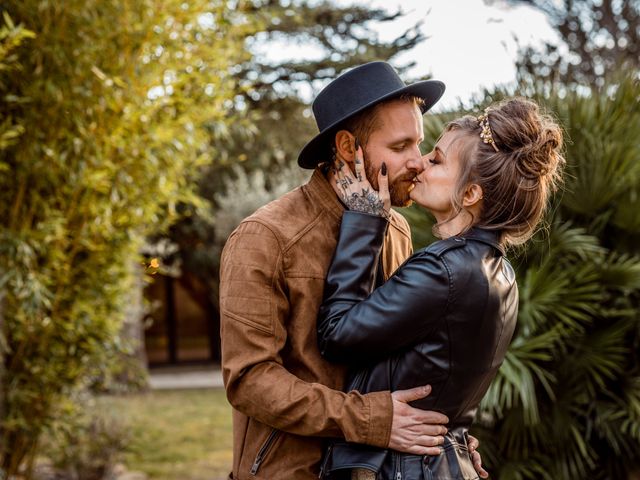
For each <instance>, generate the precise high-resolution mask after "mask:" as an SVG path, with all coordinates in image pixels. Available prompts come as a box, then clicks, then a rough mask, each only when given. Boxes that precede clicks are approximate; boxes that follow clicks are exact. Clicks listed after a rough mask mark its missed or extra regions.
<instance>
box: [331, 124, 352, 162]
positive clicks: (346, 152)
mask: <svg viewBox="0 0 640 480" xmlns="http://www.w3.org/2000/svg"><path fill="white" fill-rule="evenodd" d="M335 142H336V155H337V156H338V158H340V159H342V160H343V161H345V162H347V163H353V162H354V161H355V159H356V149H355V137H354V136H353V134H352V133H351V132H349V131H347V130H339V131H338V133H336V137H335Z"/></svg>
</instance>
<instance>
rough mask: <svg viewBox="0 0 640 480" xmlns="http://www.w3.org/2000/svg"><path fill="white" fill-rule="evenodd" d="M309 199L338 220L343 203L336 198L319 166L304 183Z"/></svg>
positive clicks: (342, 209) (340, 216)
mask: <svg viewBox="0 0 640 480" xmlns="http://www.w3.org/2000/svg"><path fill="white" fill-rule="evenodd" d="M305 190H306V191H307V193H308V195H309V197H310V198H311V201H312V202H313V203H315V204H316V205H319V206H320V207H321V208H322V209H323V210H325V211H327V212H328V213H329V214H331V215H332V216H334V217H335V218H337V219H338V220H340V219H341V218H342V213H343V212H344V210H345V209H344V205H343V204H342V202H341V201H340V200H339V199H338V196H337V195H336V192H334V191H333V188H331V185H329V182H328V181H327V179H326V177H325V176H324V174H323V173H322V170H321V169H320V168H316V169H315V170H314V172H313V175H311V178H310V179H309V181H308V182H307V184H306V185H305Z"/></svg>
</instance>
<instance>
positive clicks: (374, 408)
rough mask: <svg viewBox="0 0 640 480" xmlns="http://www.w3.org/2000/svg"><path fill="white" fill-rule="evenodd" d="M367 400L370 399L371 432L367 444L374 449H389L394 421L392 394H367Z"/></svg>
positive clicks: (387, 392) (368, 434)
mask: <svg viewBox="0 0 640 480" xmlns="http://www.w3.org/2000/svg"><path fill="white" fill-rule="evenodd" d="M367 398H368V399H369V431H368V433H367V440H366V442H365V443H366V444H367V445H373V446H374V447H380V448H387V447H388V446H389V439H390V437H391V423H392V421H393V402H392V400H391V392H389V391H386V392H373V393H367Z"/></svg>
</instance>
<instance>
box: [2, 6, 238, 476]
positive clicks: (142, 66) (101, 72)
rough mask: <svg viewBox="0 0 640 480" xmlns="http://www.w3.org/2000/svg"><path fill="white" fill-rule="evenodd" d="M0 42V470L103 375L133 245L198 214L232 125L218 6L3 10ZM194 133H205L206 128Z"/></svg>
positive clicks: (115, 343) (134, 258)
mask: <svg viewBox="0 0 640 480" xmlns="http://www.w3.org/2000/svg"><path fill="white" fill-rule="evenodd" d="M0 10H2V12H3V15H4V16H3V18H4V20H3V24H2V27H0V28H2V30H1V31H0V62H1V63H0V67H1V68H0V118H2V119H3V120H2V123H0V139H1V140H0V174H1V176H0V225H2V229H1V230H0V298H2V300H3V302H2V315H1V318H2V319H3V323H2V325H1V331H2V337H1V338H2V339H3V341H2V343H1V344H0V346H1V347H2V351H1V352H0V353H1V356H0V358H1V359H2V365H3V369H4V374H3V375H2V387H1V389H0V405H2V407H3V409H2V411H1V412H0V413H1V418H0V422H1V425H2V431H1V432H0V442H1V443H0V469H2V470H4V474H5V475H6V476H8V477H10V476H11V475H13V474H15V472H17V471H18V469H19V468H20V465H21V464H22V463H23V461H24V460H25V459H32V458H34V455H35V452H36V451H37V447H38V440H39V438H40V435H41V433H42V431H43V430H44V429H47V428H50V427H51V426H52V425H53V424H54V423H55V422H56V421H57V420H60V421H63V420H64V419H65V418H66V416H67V412H66V411H65V410H64V409H60V408H56V407H57V406H59V405H61V404H64V403H65V399H66V398H68V397H69V395H70V394H71V392H72V391H73V390H74V389H75V388H78V387H80V388H81V387H82V386H84V385H86V384H88V383H90V382H91V381H93V378H95V377H96V376H99V375H100V372H101V371H102V370H104V369H105V368H106V367H107V364H106V361H107V360H108V359H109V358H112V356H111V355H110V352H113V351H118V349H119V348H120V339H119V338H118V335H117V333H118V331H119V328H120V325H121V321H122V318H123V315H124V312H125V309H126V301H125V299H127V298H128V297H127V295H126V294H127V292H128V290H130V289H131V288H134V284H133V274H132V269H131V265H132V264H137V263H138V264H139V258H138V252H139V249H140V246H141V245H142V243H143V239H144V238H145V236H147V235H149V234H151V233H155V232H158V231H159V230H162V229H164V228H166V227H167V226H168V225H170V224H171V223H172V222H173V221H174V220H175V219H176V217H177V215H176V207H175V206H176V205H177V204H178V203H179V202H184V203H196V204H198V203H199V199H198V198H197V197H196V196H195V195H194V194H193V187H192V185H193V183H192V177H193V175H194V174H196V173H197V172H198V169H199V168H200V166H201V165H203V164H204V163H206V162H207V161H210V160H211V159H212V158H215V150H214V148H213V146H212V145H210V143H209V142H208V140H209V138H210V137H209V134H208V130H207V128H208V127H211V126H216V125H219V126H220V128H223V126H224V125H225V124H227V123H229V122H231V121H232V119H231V118H230V117H229V116H228V114H227V109H226V107H225V105H226V103H225V102H228V101H231V99H232V98H233V97H234V94H235V88H236V86H235V84H234V82H233V79H232V78H231V77H229V76H228V75H225V72H227V71H228V68H229V67H230V62H231V61H232V59H236V60H237V59H238V58H240V57H242V55H243V53H242V52H243V50H242V45H241V43H240V42H239V41H238V37H237V36H236V32H237V31H241V30H242V24H241V23H238V22H236V23H235V24H234V25H232V24H231V23H230V22H229V21H228V20H227V19H226V15H227V10H226V2H217V1H213V2H212V1H209V0H196V1H192V2H188V3H185V2H183V1H178V0H168V1H167V0H163V1H160V0H117V1H112V2H102V1H99V0H68V1H65V2H42V1H39V0H7V1H4V2H2V6H1V7H0ZM205 125H207V126H208V127H207V128H205Z"/></svg>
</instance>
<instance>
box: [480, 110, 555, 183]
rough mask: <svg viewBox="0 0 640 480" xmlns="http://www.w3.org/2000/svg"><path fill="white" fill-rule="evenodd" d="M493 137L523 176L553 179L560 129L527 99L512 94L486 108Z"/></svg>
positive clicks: (531, 178)
mask: <svg viewBox="0 0 640 480" xmlns="http://www.w3.org/2000/svg"><path fill="white" fill-rule="evenodd" d="M488 113H489V115H488V118H489V124H490V126H491V130H492V133H493V137H494V140H495V142H496V145H497V146H498V148H499V150H500V152H501V153H504V154H505V155H508V156H510V157H512V159H513V162H515V164H516V168H517V170H518V172H519V173H520V174H521V175H522V176H523V177H525V178H527V179H530V180H533V179H541V178H547V177H550V179H551V180H552V183H555V179H556V176H557V171H558V167H559V164H560V162H561V161H562V157H561V155H560V150H561V149H562V130H561V128H560V127H559V126H558V124H557V123H556V122H555V121H554V120H553V118H551V117H550V116H549V115H547V114H545V113H543V112H541V111H540V107H538V105H537V104H536V103H534V102H532V101H530V100H526V99H523V98H513V99H510V100H506V101H504V102H502V103H499V104H498V105H496V106H495V107H492V108H490V109H488Z"/></svg>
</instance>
